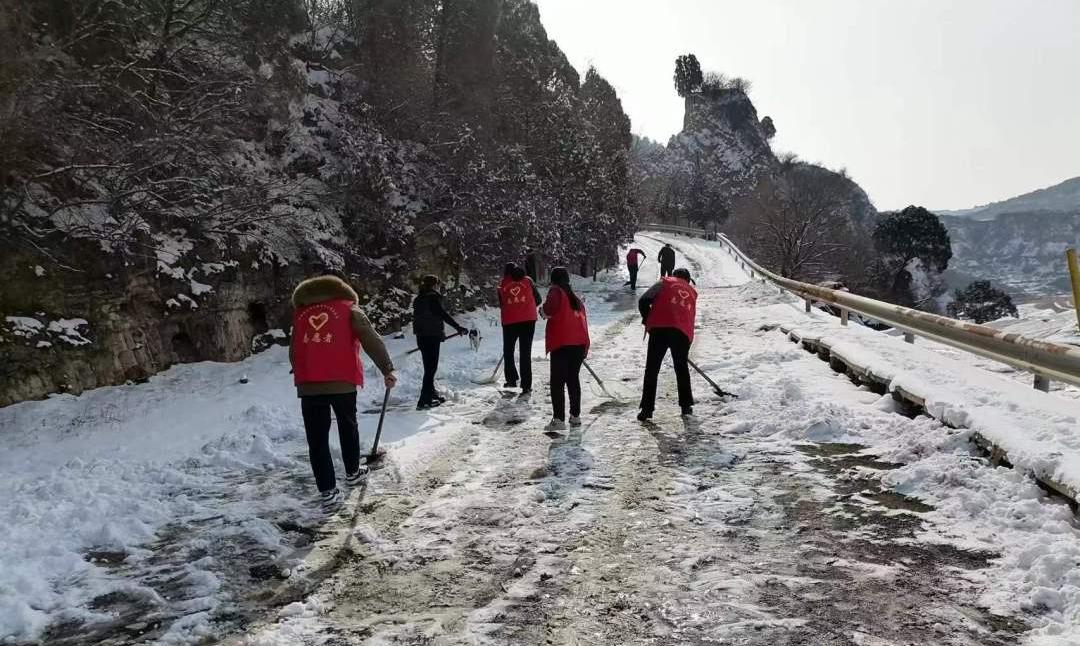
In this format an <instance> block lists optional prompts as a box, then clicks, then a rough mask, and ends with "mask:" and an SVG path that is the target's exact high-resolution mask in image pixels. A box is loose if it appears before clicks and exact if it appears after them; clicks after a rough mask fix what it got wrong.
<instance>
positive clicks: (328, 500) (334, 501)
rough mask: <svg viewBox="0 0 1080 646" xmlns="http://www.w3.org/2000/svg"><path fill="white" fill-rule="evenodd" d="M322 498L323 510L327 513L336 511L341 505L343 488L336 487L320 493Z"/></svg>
mask: <svg viewBox="0 0 1080 646" xmlns="http://www.w3.org/2000/svg"><path fill="white" fill-rule="evenodd" d="M320 496H321V498H322V510H323V511H324V512H326V513H330V512H333V511H335V510H336V509H337V508H338V507H340V506H341V502H342V500H343V498H342V497H341V490H340V489H338V488H337V487H334V488H333V489H331V490H330V491H324V492H322V493H321V494H320Z"/></svg>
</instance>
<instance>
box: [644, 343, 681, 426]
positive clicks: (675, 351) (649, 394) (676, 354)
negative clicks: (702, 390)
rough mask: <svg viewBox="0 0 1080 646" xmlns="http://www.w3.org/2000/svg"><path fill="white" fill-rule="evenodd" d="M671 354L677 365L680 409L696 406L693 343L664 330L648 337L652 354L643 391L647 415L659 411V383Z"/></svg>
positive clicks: (646, 365)
mask: <svg viewBox="0 0 1080 646" xmlns="http://www.w3.org/2000/svg"><path fill="white" fill-rule="evenodd" d="M668 350H671V361H672V363H674V364H675V380H676V381H677V382H678V385H679V407H680V408H686V407H687V406H693V405H694V393H693V391H692V390H691V388H690V364H689V363H688V360H689V358H690V339H688V338H686V335H685V334H683V333H682V332H681V331H679V330H677V329H675V328H670V327H665V328H656V329H654V330H653V331H652V332H650V333H649V354H648V356H647V357H646V359H645V382H644V384H643V386H642V389H641V410H643V411H646V412H648V413H651V412H653V409H655V408H656V380H657V377H658V376H659V375H660V366H661V365H663V363H664V356H665V355H666V354H667V353H668Z"/></svg>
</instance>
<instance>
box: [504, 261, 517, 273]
mask: <svg viewBox="0 0 1080 646" xmlns="http://www.w3.org/2000/svg"><path fill="white" fill-rule="evenodd" d="M515 269H517V265H515V264H514V263H512V262H508V263H506V264H505V265H503V276H510V275H512V274H513V273H514V270H515Z"/></svg>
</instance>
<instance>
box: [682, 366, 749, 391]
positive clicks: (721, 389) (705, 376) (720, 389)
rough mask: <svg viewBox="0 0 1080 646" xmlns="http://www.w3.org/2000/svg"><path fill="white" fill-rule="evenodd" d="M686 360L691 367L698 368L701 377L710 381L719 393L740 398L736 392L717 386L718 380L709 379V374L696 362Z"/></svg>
mask: <svg viewBox="0 0 1080 646" xmlns="http://www.w3.org/2000/svg"><path fill="white" fill-rule="evenodd" d="M686 362H687V363H689V364H690V367H691V368H693V369H694V370H696V371H697V373H698V374H699V375H701V377H702V378H703V379H704V380H705V381H707V382H709V385H710V386H712V387H713V390H714V391H716V394H717V395H720V396H721V397H731V398H732V399H738V398H739V396H738V395H736V394H735V393H729V392H728V391H726V390H724V389H723V388H721V387H720V386H717V385H716V382H715V381H713V380H712V379H709V375H707V374H705V371H704V370H702V369H701V368H699V367H698V365H697V364H696V363H694V362H693V361H691V360H690V359H687V360H686Z"/></svg>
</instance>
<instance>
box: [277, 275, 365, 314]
mask: <svg viewBox="0 0 1080 646" xmlns="http://www.w3.org/2000/svg"><path fill="white" fill-rule="evenodd" d="M337 299H345V300H347V301H352V302H353V303H356V302H359V300H360V298H359V297H358V296H357V295H356V292H355V291H354V290H353V288H352V287H349V284H348V283H346V282H345V281H344V280H341V279H340V278H338V277H337V276H316V277H315V278H308V279H307V280H305V281H303V282H302V283H300V284H299V285H297V286H296V289H295V290H293V295H292V306H293V309H297V308H300V307H304V306H306V305H313V304H315V303H323V302H325V301H332V300H337Z"/></svg>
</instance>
